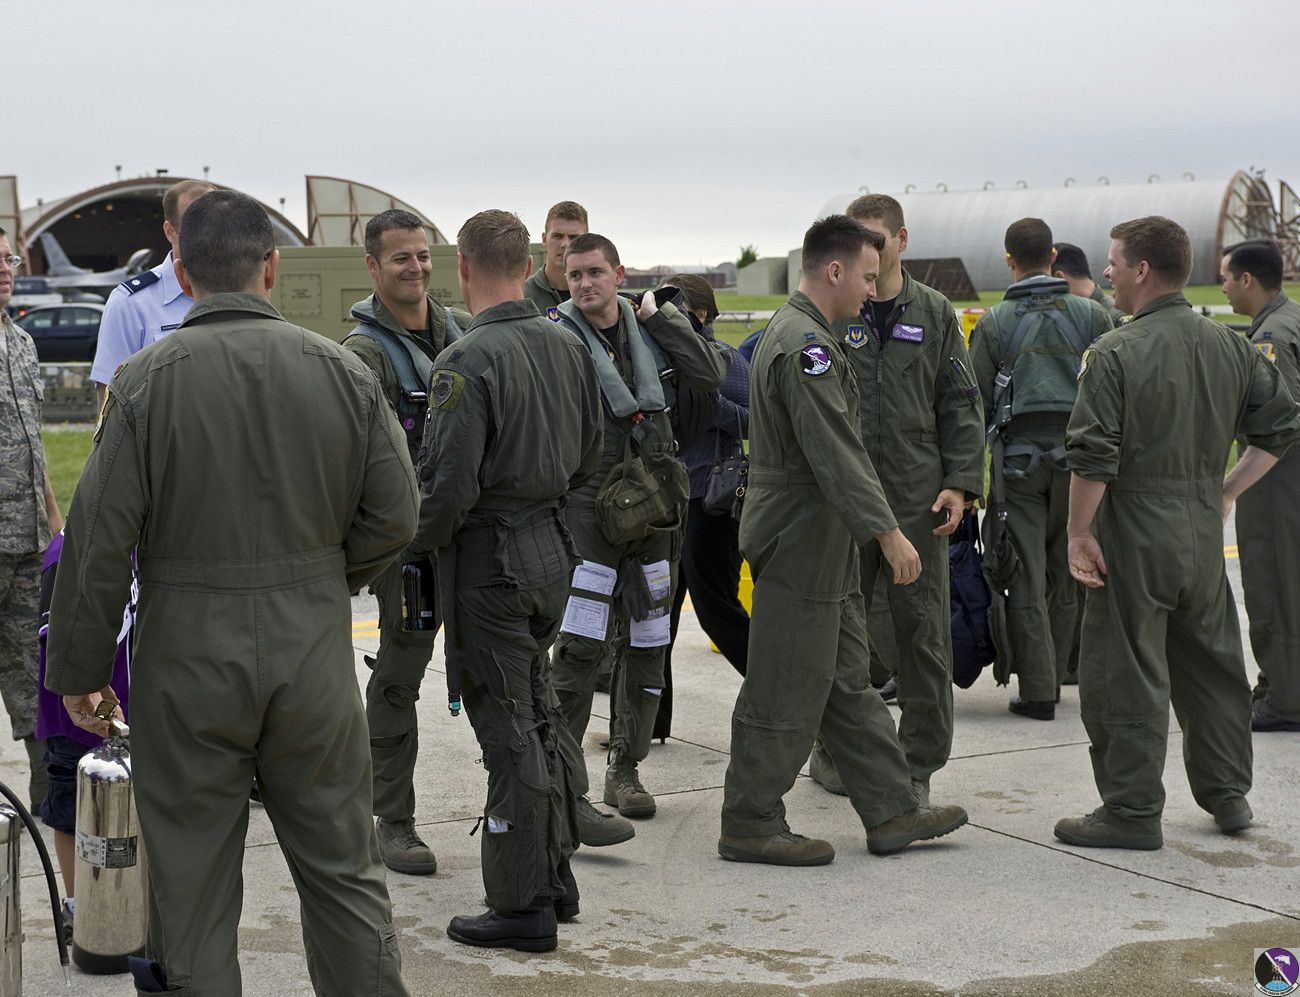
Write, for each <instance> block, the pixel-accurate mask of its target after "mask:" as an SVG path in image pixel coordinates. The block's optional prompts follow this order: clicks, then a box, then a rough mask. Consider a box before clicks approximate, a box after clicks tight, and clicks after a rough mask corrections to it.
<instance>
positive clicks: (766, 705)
mask: <svg viewBox="0 0 1300 997" xmlns="http://www.w3.org/2000/svg"><path fill="white" fill-rule="evenodd" d="M883 246H884V239H883V238H882V237H881V236H880V235H878V234H877V233H875V232H872V231H870V230H868V229H865V228H863V227H862V226H861V225H859V224H858V223H857V222H856V221H854V220H853V219H851V218H848V217H847V216H845V215H831V216H830V217H828V218H824V219H822V220H821V221H819V222H817V223H815V224H814V225H813V226H812V227H811V228H810V229H808V232H807V233H806V234H805V236H804V243H803V277H802V278H801V279H800V281H799V290H798V291H796V292H795V293H794V294H792V295H791V296H790V300H789V302H788V303H787V304H786V305H784V306H783V307H782V308H781V309H779V310H778V311H777V313H776V314H775V315H774V316H773V317H772V321H771V322H770V323H769V324H768V327H767V331H766V332H764V333H763V337H762V338H761V339H760V340H759V342H758V348H757V349H756V350H755V351H754V360H753V368H752V370H751V373H750V386H751V394H750V470H749V490H748V491H747V492H746V494H745V508H744V513H743V514H742V516H741V521H740V549H741V552H742V553H743V554H744V555H745V558H746V560H748V561H749V564H750V569H751V571H752V572H753V576H754V609H753V619H752V622H751V630H750V639H749V662H748V669H747V672H746V675H745V680H744V682H743V683H742V685H741V687H740V695H739V696H738V697H737V699H736V707H735V711H734V712H733V714H732V718H731V762H730V764H729V765H728V766H727V777H726V785H725V789H724V794H723V801H722V837H721V838H720V839H719V841H718V854H719V855H721V856H722V857H723V858H724V859H728V860H730V861H733V862H766V863H770V864H773V865H801V866H802V865H824V864H825V863H827V862H830V861H831V860H832V859H833V858H834V857H835V850H834V848H832V847H831V845H830V843H829V842H827V841H819V840H816V839H809V838H806V837H804V836H803V835H800V834H795V833H793V832H791V830H790V825H789V824H788V823H787V822H786V819H785V805H784V803H783V802H782V797H783V796H784V795H785V794H786V792H788V791H789V789H790V787H791V786H793V785H794V781H795V777H796V776H798V774H799V768H800V766H802V765H803V763H804V759H806V758H807V757H808V752H809V750H810V749H811V748H812V744H813V737H814V735H815V734H816V733H817V731H818V730H819V729H820V731H821V736H822V738H823V740H824V741H825V744H826V747H827V749H829V751H830V753H831V756H832V757H833V758H834V759H835V762H836V764H837V766H838V771H839V775H840V778H841V779H842V780H843V782H844V787H845V789H846V790H847V791H848V796H849V799H850V801H852V803H853V808H854V809H855V810H856V811H857V813H858V816H859V817H860V818H861V820H862V825H863V827H864V828H866V830H867V848H868V849H869V850H870V851H871V852H873V853H877V854H885V853H889V852H895V851H898V850H899V849H901V848H905V847H907V845H909V844H911V843H912V842H913V841H919V840H922V839H925V838H934V837H938V836H940V835H944V834H948V833H949V832H951V831H954V830H956V829H957V828H959V827H960V826H961V825H962V824H964V823H966V812H965V811H964V810H962V809H961V808H960V807H954V806H945V807H938V808H933V809H932V808H931V807H929V806H921V807H918V806H917V803H916V799H915V798H914V796H913V793H912V789H911V782H910V778H909V772H908V764H907V759H906V757H905V756H904V754H903V749H902V747H901V746H900V745H899V741H898V735H897V733H896V732H895V730H894V722H893V719H892V717H891V716H890V714H889V708H888V707H887V706H885V704H884V702H883V701H882V700H881V698H880V696H879V695H877V693H876V691H875V690H874V689H872V688H871V685H870V682H869V678H868V667H867V646H866V624H865V614H864V612H863V602H862V592H861V590H860V580H861V576H860V573H859V568H858V552H859V548H861V547H866V546H867V545H869V544H872V543H878V544H879V545H880V551H881V556H882V557H884V559H885V560H886V561H887V562H888V563H889V566H890V569H891V572H892V575H893V581H894V583H895V584H896V585H911V584H913V583H915V582H916V580H917V579H918V578H919V577H920V575H921V573H922V567H921V558H920V556H919V555H918V554H917V552H916V550H915V548H914V547H913V546H912V544H911V543H910V542H909V541H908V539H907V537H906V536H905V535H904V533H903V531H902V530H901V529H899V527H898V524H897V522H896V521H895V518H894V515H893V513H892V512H891V511H890V508H889V504H888V503H887V502H886V501H885V495H884V492H883V491H882V490H881V487H880V482H879V480H878V479H877V477H876V473H875V471H874V469H873V468H872V466H871V460H870V458H869V457H868V456H867V453H866V449H865V448H864V447H863V445H862V431H861V426H860V423H859V420H858V381H857V377H856V375H855V373H854V371H853V368H852V367H851V366H850V364H849V363H848V361H847V360H846V358H845V355H844V346H843V341H842V337H840V336H837V335H836V334H835V333H834V332H833V331H832V329H833V327H834V324H835V323H837V322H844V321H847V320H848V319H850V318H852V317H853V316H854V315H857V314H858V313H859V312H860V311H861V309H862V307H863V305H864V303H865V302H866V301H867V299H868V298H870V297H871V296H872V294H873V292H874V290H875V281H876V278H877V274H878V273H879V268H880V250H881V248H882V247H883Z"/></svg>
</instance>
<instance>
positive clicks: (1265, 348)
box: [1255, 343, 1277, 364]
mask: <svg viewBox="0 0 1300 997" xmlns="http://www.w3.org/2000/svg"><path fill="white" fill-rule="evenodd" d="M1255 349H1257V350H1259V352H1260V353H1262V354H1264V359H1265V360H1267V361H1268V362H1269V363H1273V364H1275V363H1277V344H1276V343H1256V344H1255Z"/></svg>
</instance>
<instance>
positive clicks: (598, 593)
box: [554, 233, 727, 844]
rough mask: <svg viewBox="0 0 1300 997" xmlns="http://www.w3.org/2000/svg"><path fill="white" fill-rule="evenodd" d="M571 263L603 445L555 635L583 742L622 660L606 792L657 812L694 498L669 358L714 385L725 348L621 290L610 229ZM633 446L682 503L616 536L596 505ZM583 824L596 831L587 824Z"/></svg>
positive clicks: (565, 701)
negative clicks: (670, 658)
mask: <svg viewBox="0 0 1300 997" xmlns="http://www.w3.org/2000/svg"><path fill="white" fill-rule="evenodd" d="M565 269H566V274H567V278H568V283H569V292H570V294H571V295H572V300H570V301H566V302H564V303H563V304H562V305H560V306H559V315H560V322H561V324H563V325H564V326H565V327H566V328H568V329H569V330H570V331H571V332H573V333H574V334H575V335H576V336H577V337H578V338H579V339H580V340H581V341H582V342H583V344H584V345H585V346H586V347H587V349H588V350H589V351H590V353H591V356H592V359H593V360H594V361H595V363H596V372H597V374H598V375H599V376H600V390H601V395H602V397H603V398H604V409H605V445H604V450H603V453H602V454H601V463H600V470H599V472H598V473H597V474H595V475H594V476H593V477H592V478H591V479H589V481H588V482H587V483H586V484H584V485H583V486H581V487H579V488H576V489H574V490H573V491H572V492H570V493H569V496H568V503H567V506H566V508H565V513H564V515H565V523H566V525H567V526H568V529H569V532H570V533H571V534H572V536H573V541H574V544H575V545H576V547H577V551H578V555H579V556H580V557H582V558H583V559H584V563H583V564H582V565H580V566H579V567H578V568H577V569H576V570H575V572H574V575H573V587H572V589H571V590H570V606H571V607H573V608H574V609H575V612H574V614H573V615H572V616H568V615H567V614H566V620H565V624H564V627H563V628H562V630H561V633H560V636H559V638H558V639H557V641H556V643H555V654H554V682H555V691H556V694H557V695H558V696H559V699H560V706H561V708H562V709H563V711H564V714H565V720H566V722H567V723H568V725H569V729H570V730H571V731H572V732H573V736H574V737H575V738H576V739H577V740H578V741H579V742H581V740H582V736H583V734H584V733H585V731H586V729H587V723H588V721H589V720H590V718H591V701H592V693H593V691H594V689H595V683H596V672H597V669H598V667H599V666H600V664H601V662H602V661H603V660H604V659H605V657H606V656H607V655H608V654H610V653H612V654H613V655H614V658H615V660H616V661H618V662H619V667H618V668H617V673H616V675H615V680H614V681H615V684H614V688H613V690H612V692H611V695H612V697H613V698H614V701H615V705H616V717H615V720H614V722H613V723H612V724H611V731H610V741H609V768H608V769H607V771H606V773H605V795H604V800H605V802H606V803H607V804H610V805H612V806H616V807H617V808H618V811H619V813H620V814H621V815H622V816H624V817H650V816H653V815H654V813H655V809H656V804H655V799H654V797H653V796H652V795H651V794H650V793H648V792H646V790H645V787H644V786H643V785H642V784H641V780H640V778H639V776H638V773H637V763H638V762H640V761H641V760H642V759H644V758H645V757H646V755H647V754H648V753H649V751H650V740H651V734H652V732H653V729H654V722H655V715H656V713H658V711H659V697H660V695H661V694H662V693H663V686H664V649H665V648H666V646H667V645H668V643H669V640H670V636H669V633H670V630H669V623H670V616H669V611H670V609H671V606H672V583H673V582H674V581H675V580H676V577H677V560H678V556H679V554H680V550H681V536H682V530H683V526H684V516H685V510H686V504H687V501H688V498H689V486H688V484H687V480H686V468H685V467H683V466H682V465H681V463H680V462H678V461H677V460H676V457H675V453H676V449H677V443H676V440H675V438H674V435H673V426H672V422H671V418H670V414H669V410H670V409H671V408H672V407H673V405H674V404H675V394H674V391H675V387H674V384H673V382H672V380H669V379H668V378H669V375H668V373H667V371H668V369H669V368H672V370H674V371H676V378H677V379H680V380H681V381H682V382H684V383H686V384H688V385H690V386H691V387H692V388H695V389H697V390H699V391H717V390H718V387H719V386H720V385H721V384H722V379H723V377H724V376H725V374H726V370H727V357H726V354H725V353H723V352H722V351H721V348H720V347H718V346H717V345H716V344H714V343H710V342H708V341H707V340H705V339H704V338H703V337H702V336H698V335H696V333H695V330H694V329H693V328H692V326H691V323H690V321H689V320H688V319H687V318H686V316H685V314H683V312H681V311H679V310H678V309H677V307H676V306H675V305H674V304H673V303H672V302H671V301H665V302H664V304H663V305H662V307H661V306H660V305H659V304H658V302H657V301H656V297H655V295H654V294H652V293H649V292H647V293H646V294H645V295H644V296H643V297H642V298H641V300H640V303H639V305H637V306H634V305H633V303H632V302H631V301H629V300H628V299H627V298H624V297H621V296H620V295H619V293H618V288H619V285H620V284H621V283H622V282H623V276H624V270H623V266H622V264H621V263H620V262H619V257H618V250H617V249H616V248H615V247H614V244H613V243H612V242H610V241H609V240H608V239H607V238H605V237H604V236H603V235H597V234H595V233H589V234H586V235H580V236H578V237H577V238H576V239H574V240H573V242H572V243H570V245H569V249H568V255H567V257H566V258H565ZM625 452H626V453H627V454H628V456H629V457H631V456H636V457H639V458H641V459H642V461H643V462H644V463H645V464H646V466H647V467H648V468H651V469H652V471H653V473H655V474H656V476H658V475H660V474H662V475H663V479H667V480H666V481H665V484H664V490H665V491H666V492H669V493H670V499H669V502H670V504H671V505H672V507H673V508H672V512H671V513H669V514H667V515H665V516H664V518H662V519H657V520H655V521H654V522H653V523H650V524H648V528H647V533H646V534H643V535H641V536H640V537H638V538H613V537H611V536H610V535H609V534H608V533H607V532H606V531H605V530H604V529H603V528H602V525H601V523H600V521H599V518H598V512H597V509H598V506H599V504H600V498H601V496H602V494H604V486H605V485H606V484H607V483H608V480H612V478H611V472H613V471H615V469H616V468H617V467H619V466H620V465H621V464H622V463H623V461H624V454H625ZM674 465H675V467H674ZM661 480H662V479H661ZM593 603H594V604H595V605H596V606H597V609H596V613H595V617H596V618H595V619H594V620H591V619H589V620H588V622H587V623H586V624H581V623H579V622H578V619H577V616H578V613H577V610H579V609H581V608H582V607H584V606H585V607H587V608H590V607H591V606H592V604H593ZM582 788H583V790H584V791H585V788H586V787H582ZM597 816H598V815H596V812H595V810H594V808H591V807H584V806H582V805H581V804H580V806H579V812H578V818H579V822H580V829H581V824H582V823H583V822H586V823H587V824H588V825H589V826H590V825H591V823H592V822H593V821H594V820H595V818H596V817H597ZM628 830H629V831H630V830H631V829H630V828H628ZM583 833H584V835H588V834H590V827H589V828H588V830H586V831H584V832H583ZM586 841H587V837H586V836H584V838H583V843H584V844H585V843H586Z"/></svg>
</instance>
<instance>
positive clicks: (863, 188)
mask: <svg viewBox="0 0 1300 997" xmlns="http://www.w3.org/2000/svg"><path fill="white" fill-rule="evenodd" d="M858 190H860V191H861V192H862V193H864V194H870V193H871V188H870V187H859V188H858Z"/></svg>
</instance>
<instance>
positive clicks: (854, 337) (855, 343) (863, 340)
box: [844, 325, 867, 350]
mask: <svg viewBox="0 0 1300 997" xmlns="http://www.w3.org/2000/svg"><path fill="white" fill-rule="evenodd" d="M844 342H846V343H848V344H849V345H850V346H851V347H853V348H854V349H855V350H860V349H862V347H864V346H866V345H867V327H866V326H865V325H851V326H849V334H848V335H847V336H845V337H844Z"/></svg>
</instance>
